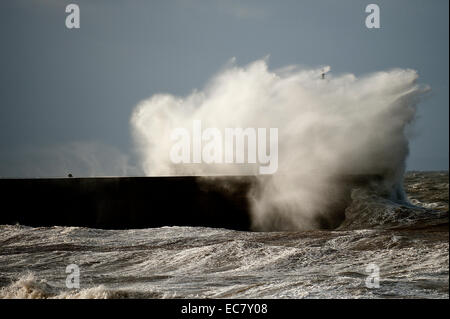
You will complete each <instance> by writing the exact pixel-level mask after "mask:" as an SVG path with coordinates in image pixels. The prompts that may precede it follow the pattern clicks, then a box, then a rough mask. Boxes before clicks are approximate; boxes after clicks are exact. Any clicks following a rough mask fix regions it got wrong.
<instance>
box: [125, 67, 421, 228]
mask: <svg viewBox="0 0 450 319" xmlns="http://www.w3.org/2000/svg"><path fill="white" fill-rule="evenodd" d="M330 69H331V68H330V66H319V67H317V68H310V69H307V68H304V67H302V68H301V67H298V66H295V65H292V66H287V67H284V68H280V69H276V70H270V69H269V67H268V63H267V59H262V60H257V61H255V62H253V63H251V64H249V65H246V66H243V67H241V66H237V65H236V63H235V61H234V59H233V60H231V61H230V62H229V63H228V64H227V65H226V66H225V67H224V68H222V69H221V70H220V71H219V72H218V73H217V74H216V75H214V76H213V77H212V78H211V79H210V80H209V81H208V82H207V84H206V85H205V87H204V88H203V89H201V90H194V91H193V92H192V93H191V94H189V95H188V96H185V97H179V96H174V95H172V94H155V95H153V96H151V97H150V98H149V99H147V100H144V101H142V102H140V103H139V104H138V105H137V106H136V107H135V109H134V111H133V114H132V116H131V120H130V122H131V129H132V133H133V138H134V142H135V146H136V151H137V153H138V156H139V163H140V169H142V171H143V172H144V174H145V175H147V176H161V175H164V176H173V175H199V176H205V175H206V176H209V175H256V176H258V178H259V179H260V184H259V185H258V187H257V188H255V189H254V190H252V191H251V192H250V193H249V194H248V196H250V198H251V201H252V223H253V228H254V229H255V230H291V229H293V230H306V229H316V228H319V225H318V222H317V220H318V217H321V216H325V217H326V216H327V214H330V213H332V210H333V209H334V207H336V205H339V203H340V201H341V200H342V196H343V194H342V191H341V189H340V186H339V185H338V184H336V183H334V182H333V181H335V179H336V177H340V176H348V175H360V174H363V175H364V174H374V175H379V176H381V177H382V180H381V181H380V182H379V183H378V185H377V187H378V189H379V191H380V193H382V194H384V196H386V198H389V199H390V200H393V201H400V202H401V201H405V200H406V199H405V196H404V193H403V189H402V179H403V174H404V170H405V161H406V158H407V156H408V136H407V134H406V129H407V127H408V126H409V125H411V124H412V123H413V122H414V119H415V115H416V107H417V104H418V102H419V100H420V96H421V95H422V94H423V93H424V92H426V91H427V90H428V88H427V87H424V86H421V85H419V84H417V79H418V74H417V72H416V71H414V70H411V69H391V70H387V71H380V72H375V73H372V74H367V75H365V76H360V77H357V76H355V75H353V74H339V75H334V74H333V73H332V71H331V72H328V71H330ZM324 72H328V73H327V74H326V75H325V76H322V74H323V73H324ZM196 120H201V122H202V125H203V126H204V127H211V128H218V129H219V130H224V129H225V128H236V127H239V128H277V129H278V170H277V172H276V173H275V174H273V175H270V176H264V175H258V172H257V170H256V167H255V165H253V164H247V165H243V164H189V165H186V164H174V163H173V162H172V161H171V160H170V157H169V154H170V150H171V147H172V145H173V141H172V140H171V139H170V136H171V132H172V131H173V130H174V129H175V128H180V127H182V128H186V129H190V128H192V123H193V121H196Z"/></svg>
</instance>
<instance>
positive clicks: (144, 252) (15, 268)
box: [0, 171, 449, 299]
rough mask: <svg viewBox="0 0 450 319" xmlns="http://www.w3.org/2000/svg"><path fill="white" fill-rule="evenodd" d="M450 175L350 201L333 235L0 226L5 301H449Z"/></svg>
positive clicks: (409, 181) (413, 180) (411, 176)
mask: <svg viewBox="0 0 450 319" xmlns="http://www.w3.org/2000/svg"><path fill="white" fill-rule="evenodd" d="M448 178H449V177H448V171H439V172H408V173H407V174H406V176H405V179H404V189H405V191H406V193H407V196H408V202H405V203H397V202H393V201H390V200H389V199H386V198H381V197H378V196H377V195H374V194H371V193H368V192H367V191H364V190H363V189H355V190H353V193H352V202H351V204H350V205H349V206H348V207H347V209H346V211H345V215H346V217H345V220H344V222H343V223H342V224H341V225H340V226H339V227H338V228H336V229H333V230H309V231H288V232H286V231H283V232H281V231H272V232H252V231H235V230H230V229H223V228H206V227H160V228H148V229H128V230H102V229H91V228H83V227H61V226H54V227H28V226H26V225H0V298H45V299H46V298H53V299H60V298H263V299H264V298H295V299H299V298H332V299H336V298H446V299H447V298H449V228H448V221H449V216H448V197H449V189H448V181H449V179H448Z"/></svg>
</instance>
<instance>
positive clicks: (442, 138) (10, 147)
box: [0, 0, 449, 176]
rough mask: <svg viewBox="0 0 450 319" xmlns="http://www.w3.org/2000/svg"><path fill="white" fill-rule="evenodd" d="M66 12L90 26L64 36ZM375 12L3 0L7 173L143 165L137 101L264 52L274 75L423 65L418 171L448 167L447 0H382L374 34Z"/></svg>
mask: <svg viewBox="0 0 450 319" xmlns="http://www.w3.org/2000/svg"><path fill="white" fill-rule="evenodd" d="M69 3H76V4H78V5H79V7H80V11H81V28H80V29H76V30H75V29H72V30H69V29H67V28H66V27H65V19H66V16H67V13H65V7H66V5H68V4H69ZM369 3H372V2H370V1H354V0H342V1H332V0H330V1H324V0H311V1H298V0H292V1H288V0H282V1H259V0H258V1H234V0H233V1H226V0H222V1H220V0H215V1H200V0H187V1H181V0H179V1H176V0H174V1H100V0H99V1H73V2H71V1H61V0H3V1H1V2H0V23H1V27H0V37H1V47H0V48H1V50H0V70H1V71H0V92H1V93H0V103H1V104H0V105H1V106H0V176H43V175H58V174H64V172H62V171H61V169H62V168H61V167H60V165H61V162H64V156H65V155H64V154H70V152H72V151H73V150H76V149H79V150H81V152H86V153H87V154H88V155H89V156H92V158H91V162H90V163H92V162H95V165H97V167H102V169H98V170H97V171H95V174H110V175H111V174H117V173H116V171H114V170H115V168H114V167H115V166H114V165H117V166H120V165H121V163H124V162H127V163H128V164H129V163H131V164H129V165H130V166H133V164H132V163H133V162H134V161H135V159H134V157H133V154H134V153H133V147H132V139H131V134H130V125H129V119H130V115H131V112H132V109H133V108H134V107H135V106H136V104H137V103H138V102H139V101H140V100H143V99H145V98H148V97H149V96H151V95H152V94H155V93H159V92H168V93H171V94H175V95H185V94H188V93H190V92H191V91H192V90H193V89H195V88H202V86H203V85H204V84H205V83H206V82H207V80H208V79H209V78H210V77H211V76H212V75H214V74H215V73H216V72H217V71H218V70H219V69H220V68H221V67H222V66H223V65H225V64H226V62H227V61H228V60H229V59H230V58H232V57H236V60H237V63H238V64H239V65H244V64H247V63H249V62H251V61H254V60H256V59H260V58H262V57H264V56H266V55H270V59H269V65H270V67H271V68H273V69H275V68H278V67H282V66H285V65H288V64H299V65H305V66H311V67H315V66H319V65H324V64H325V65H330V66H331V67H332V72H334V73H343V72H351V73H354V74H356V75H357V76H358V75H362V74H365V73H367V72H372V71H380V70H386V69H390V68H393V67H401V68H412V69H415V70H417V71H418V72H419V76H420V79H419V81H420V83H423V84H428V85H430V86H431V89H432V91H431V93H430V94H429V95H428V96H427V97H426V99H424V101H423V102H422V103H421V104H420V108H419V117H418V121H417V123H416V125H415V127H414V129H413V132H412V134H413V139H412V142H411V154H410V157H409V159H408V169H417V170H440V169H448V162H449V157H448V154H449V148H448V147H449V124H448V123H449V112H448V108H449V82H448V79H449V73H448V72H449V71H448V70H449V64H448V61H449V51H448V50H449V45H448V36H449V34H448V32H449V31H448V30H449V29H448V26H449V18H448V10H449V8H448V6H449V2H448V0H433V1H426V0H420V1H416V0H406V1H401V0H396V1H377V2H375V3H377V4H378V5H379V6H380V10H381V29H377V30H375V29H370V30H369V29H367V28H366V27H365V24H364V21H365V18H366V16H367V13H365V7H366V5H367V4H369ZM94 153H95V154H100V153H101V154H102V155H99V156H97V157H96V155H95V154H94ZM93 154H94V155H93ZM124 154H125V155H124ZM67 156H68V157H70V155H67ZM118 158H119V160H118ZM56 159H58V160H57V162H58V163H56V162H55V161H56ZM80 161H84V159H80ZM88 161H89V160H88ZM55 163H56V164H55ZM128 164H127V165H128ZM58 165H59V166H58ZM67 165H68V166H69V167H70V165H75V164H67V163H66V166H67ZM83 165H85V166H86V167H87V166H89V165H90V164H86V163H85V164H83ZM81 166H82V165H81ZM113 166H114V167H113ZM86 167H85V168H79V171H78V172H79V173H80V174H84V175H86V174H89V173H88V172H83V169H86V170H87V169H91V168H86ZM64 169H65V168H64ZM113 171H114V172H113ZM52 172H53V173H52ZM111 172H112V173H111ZM133 172H136V171H133V170H132V169H131V170H130V171H126V172H124V174H132V173H133Z"/></svg>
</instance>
